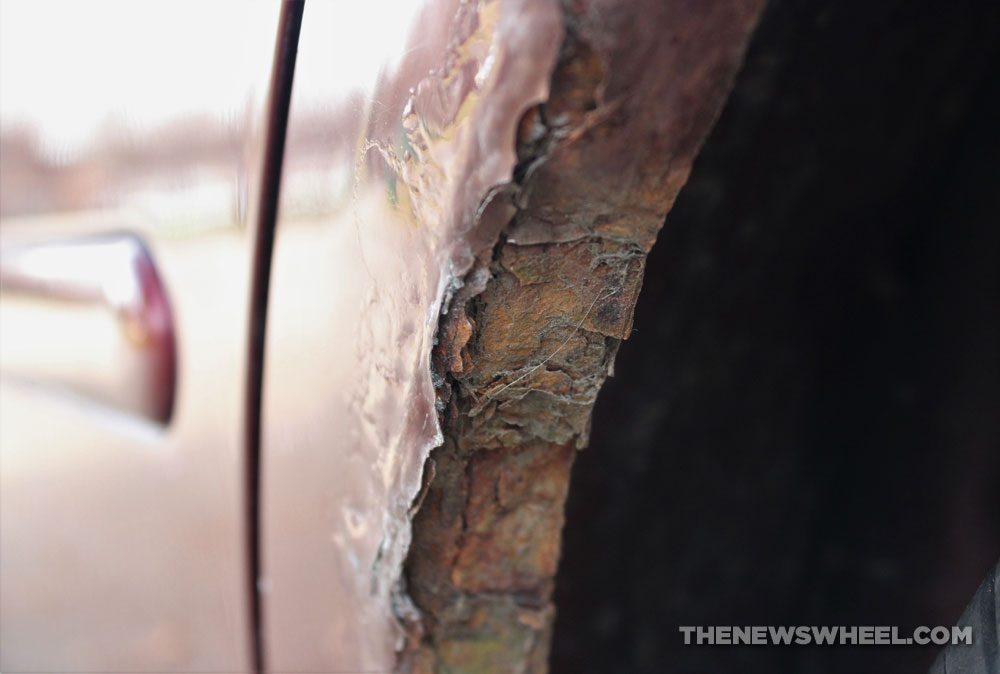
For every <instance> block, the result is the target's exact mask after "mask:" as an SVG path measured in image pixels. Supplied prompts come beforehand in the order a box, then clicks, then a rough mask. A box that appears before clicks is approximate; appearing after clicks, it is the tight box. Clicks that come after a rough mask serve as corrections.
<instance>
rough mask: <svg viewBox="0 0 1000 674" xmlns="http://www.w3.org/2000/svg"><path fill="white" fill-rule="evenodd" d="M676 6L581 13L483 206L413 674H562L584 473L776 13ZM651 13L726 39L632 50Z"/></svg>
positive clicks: (438, 373)
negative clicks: (656, 249)
mask: <svg viewBox="0 0 1000 674" xmlns="http://www.w3.org/2000/svg"><path fill="white" fill-rule="evenodd" d="M609 5H614V6H615V9H616V10H618V11H617V13H616V14H615V15H614V16H616V17H617V21H618V22H617V23H615V22H612V23H613V24H614V25H611V26H605V25H604V24H603V23H602V22H601V21H598V20H597V18H596V17H598V16H605V15H606V11H608V7H607V6H609ZM668 5H669V6H668V7H667V8H664V7H661V6H660V5H658V4H657V3H654V2H651V1H650V2H637V3H635V6H634V7H627V8H626V6H624V5H617V4H616V3H615V2H614V0H594V1H593V2H589V3H588V2H574V3H564V22H565V25H564V29H565V33H564V42H563V45H562V48H561V51H560V57H559V61H558V64H557V67H556V69H555V72H554V74H553V76H552V80H551V85H550V96H549V99H548V100H547V102H546V103H544V104H542V105H539V106H536V107H534V108H532V109H530V110H528V111H527V112H526V113H525V114H524V115H523V116H522V117H521V119H520V122H519V124H518V127H517V146H516V147H517V158H518V163H517V166H516V168H515V169H514V172H513V182H512V184H511V185H510V186H508V187H506V188H505V189H503V190H501V191H499V192H497V193H494V194H492V195H491V197H490V199H488V200H487V202H484V204H483V206H482V207H481V208H480V209H479V212H480V214H481V215H483V214H490V217H491V220H490V222H489V223H488V225H487V226H486V230H488V231H487V232H486V233H483V232H479V236H480V240H481V241H482V242H483V243H484V245H482V246H481V247H480V248H479V249H478V250H479V253H478V255H477V257H476V260H475V262H474V263H473V266H472V268H471V269H470V270H469V272H468V273H467V274H466V275H465V276H464V277H463V279H462V283H461V284H459V285H460V287H459V288H458V290H457V291H456V292H455V293H454V295H453V296H452V297H451V300H450V303H449V305H448V307H447V311H446V312H445V313H443V315H442V318H441V321H440V324H439V329H438V343H437V345H436V346H435V349H434V351H433V357H432V370H433V375H434V380H435V382H438V384H439V385H438V386H437V403H438V409H439V410H440V411H441V426H442V429H443V435H444V442H443V444H442V445H441V446H440V447H438V448H437V449H435V450H433V451H432V452H431V455H430V457H429V459H428V463H427V470H428V471H429V470H433V471H434V476H433V479H431V480H430V481H429V484H428V486H427V489H426V491H425V494H424V496H423V503H422V506H421V507H420V508H419V510H418V512H417V513H416V515H415V516H414V518H413V539H412V544H411V547H410V549H409V553H408V556H407V560H406V567H405V582H406V588H407V591H408V593H409V596H410V597H411V598H412V601H413V603H414V605H415V606H416V607H418V608H419V611H420V613H421V618H420V620H419V621H418V622H419V624H417V625H412V624H411V626H410V628H411V629H410V640H409V644H408V646H407V649H406V650H405V651H404V652H403V653H402V655H401V670H402V671H405V672H413V673H417V674H430V673H431V672H435V673H437V672H456V673H457V672H463V673H470V674H471V673H474V672H519V673H522V674H541V673H542V672H545V671H547V659H548V645H549V640H550V636H551V630H552V621H553V618H554V611H555V610H554V607H553V606H552V603H551V594H552V589H553V579H554V577H555V573H556V570H557V566H558V561H559V548H560V534H561V530H562V526H563V505H564V502H565V498H566V493H567V489H568V484H569V475H570V469H571V467H572V464H573V458H574V456H575V453H576V451H577V450H578V449H580V448H582V447H583V446H585V445H586V442H587V438H588V435H589V426H590V415H591V411H592V409H593V405H594V402H595V401H596V397H597V393H598V391H599V390H600V388H601V386H602V384H603V382H604V380H605V379H606V377H607V376H609V375H610V374H611V372H612V368H613V363H614V357H615V353H616V352H617V349H618V346H619V344H620V343H621V341H622V340H624V339H627V338H628V336H629V334H630V333H631V330H632V314H633V310H634V307H635V303H636V299H637V297H638V293H639V290H640V287H641V283H642V274H643V271H644V265H645V256H646V254H647V253H648V252H649V250H650V248H651V247H652V245H653V242H654V241H655V238H656V234H657V232H658V231H659V228H660V226H661V225H662V223H663V218H664V215H665V214H666V212H667V210H669V208H670V206H671V205H672V203H673V200H674V198H675V197H676V194H677V192H678V191H679V189H680V187H681V186H682V185H683V183H684V181H685V180H686V179H687V175H688V173H689V171H690V163H691V161H692V159H693V156H694V154H695V151H696V149H697V147H698V146H699V145H700V143H701V141H702V140H703V138H704V136H705V134H706V133H707V131H708V129H709V128H710V126H711V124H712V122H713V121H714V119H715V116H716V115H717V113H718V110H719V108H720V107H721V103H722V100H723V98H724V94H725V92H726V91H728V87H729V85H730V83H731V80H732V77H733V75H734V74H735V71H736V69H737V67H738V65H739V63H740V60H741V57H742V52H743V49H744V48H745V44H746V40H747V39H748V37H749V33H750V30H751V28H752V26H753V24H754V21H755V19H756V16H757V14H758V12H759V10H760V6H761V3H760V2H751V3H736V2H721V3H712V6H711V7H708V6H702V5H699V4H697V3H695V4H676V3H668ZM602 10H603V11H602ZM644 14H648V17H645V16H644ZM646 18H648V20H649V21H651V22H653V24H654V25H656V26H659V27H661V28H662V27H664V26H673V28H672V30H673V31H674V33H675V34H676V33H677V32H678V31H679V32H681V33H684V32H685V31H689V32H691V33H692V34H694V35H695V36H698V35H701V36H702V37H704V38H706V41H705V43H704V44H703V45H701V46H698V45H694V46H692V45H690V44H678V43H677V41H674V42H673V43H664V44H660V43H658V42H657V41H660V40H668V39H669V38H670V35H659V34H656V32H655V31H653V32H649V31H646V32H642V34H641V36H640V39H639V44H626V43H625V42H624V41H623V36H625V35H626V33H625V29H624V28H623V26H628V22H629V20H632V21H638V20H645V19H646ZM671 22H672V23H671ZM708 38H711V39H712V40H714V42H712V41H709V40H708ZM633 51H636V53H638V54H639V56H638V57H636V56H635V55H634V54H633V53H632V52H633ZM694 57H700V58H701V59H702V60H703V61H704V62H705V63H704V64H701V65H699V67H698V68H693V67H692V65H691V64H692V62H693V60H697V59H694ZM651 68H654V69H655V68H663V69H664V73H661V74H660V76H659V78H653V79H651V78H650V76H649V70H650V69H651ZM671 68H674V69H675V71H676V72H674V73H673V74H674V75H676V76H677V78H678V81H677V82H669V81H667V79H666V76H665V73H666V72H670V69H671ZM720 77H721V81H720V79H719V78H720ZM630 86H631V88H630ZM699 96H700V98H699ZM692 97H694V98H692ZM660 102H664V103H665V104H666V105H667V106H668V108H667V109H666V111H665V112H664V114H663V115H662V117H657V115H655V114H651V112H650V108H651V107H652V105H653V104H654V103H660ZM670 105H673V106H674V109H673V110H672V109H671V108H670V107H669V106H670ZM685 106H687V107H686V108H685ZM682 108H684V109H682ZM687 108H693V109H687ZM671 110H672V111H671ZM491 240H492V241H493V242H494V243H493V244H492V245H490V244H489V242H490V241H491Z"/></svg>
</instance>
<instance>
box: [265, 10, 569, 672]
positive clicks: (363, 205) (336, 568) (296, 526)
mask: <svg viewBox="0 0 1000 674" xmlns="http://www.w3.org/2000/svg"><path fill="white" fill-rule="evenodd" d="M382 9H383V12H384V14H385V15H384V16H382V15H378V13H376V16H374V17H373V18H374V19H376V20H377V23H378V26H379V29H380V30H382V29H384V30H385V31H388V30H389V28H388V23H389V17H390V15H391V17H392V22H394V23H396V24H399V25H401V26H403V27H404V29H405V30H408V31H409V38H408V39H406V40H404V39H395V38H396V37H397V36H394V35H390V34H379V33H377V32H376V31H375V30H370V29H369V27H368V26H364V25H360V24H361V22H360V21H359V16H358V14H357V12H358V11H360V10H358V9H357V5H356V4H343V3H316V4H315V5H310V6H309V7H307V9H306V11H305V17H304V23H303V30H302V37H301V43H300V51H299V61H298V69H297V71H296V80H295V93H294V97H293V102H292V114H291V121H290V128H289V152H288V155H287V160H286V174H285V182H284V188H283V196H282V199H283V202H282V209H281V222H280V226H279V231H278V237H277V244H276V250H275V262H274V265H275V266H274V275H273V285H272V295H271V307H270V317H269V322H270V324H269V327H268V345H267V349H268V352H267V356H266V359H265V363H266V374H265V379H264V382H265V391H264V407H263V409H264V424H263V426H264V430H263V445H262V467H263V471H262V475H263V478H262V479H263V482H262V485H263V493H262V513H263V522H262V523H263V531H262V541H263V553H262V554H263V559H262V571H263V577H262V583H261V589H262V592H263V593H264V594H263V608H264V624H265V649H266V653H267V660H268V665H269V667H270V668H271V669H273V670H275V671H377V672H386V671H390V670H391V669H392V668H393V667H394V666H395V662H396V649H397V648H398V647H399V646H401V645H402V635H403V631H402V630H401V628H400V624H399V622H398V618H397V615H406V614H413V613H414V611H413V610H412V608H411V607H410V606H409V603H408V599H407V598H406V596H405V595H404V594H402V593H400V592H399V591H398V590H399V587H398V582H399V579H400V578H401V575H402V565H403V559H404V555H405V553H406V550H407V548H408V545H409V541H410V517H411V507H412V504H413V502H414V499H415V498H416V496H417V493H418V492H419V490H420V487H421V474H422V472H423V466H424V462H425V459H426V457H427V454H428V453H429V451H430V449H431V448H432V447H433V446H435V445H437V444H440V442H441V433H440V428H439V423H438V411H437V410H436V407H435V405H436V393H435V388H434V382H433V379H432V376H431V368H430V361H431V350H432V347H433V343H434V340H435V335H436V332H437V329H438V322H439V317H440V315H441V308H442V306H445V305H446V303H447V301H448V298H449V297H451V296H452V294H454V293H455V292H456V291H458V290H459V288H460V286H461V279H462V278H463V277H464V276H465V274H466V272H467V270H468V269H469V268H470V267H471V266H472V264H473V262H474V260H475V259H476V254H477V253H478V252H479V251H481V250H484V251H485V253H486V255H487V256H488V255H489V254H490V251H491V249H492V246H493V243H494V241H495V240H496V237H497V235H498V234H499V230H500V228H501V227H502V226H503V225H504V224H506V222H507V220H508V218H509V215H510V212H511V211H510V202H509V199H507V200H506V201H505V200H504V199H502V198H501V197H502V196H503V195H505V194H506V191H505V189H506V188H505V185H506V184H507V183H509V182H510V180H511V176H512V175H513V172H514V168H515V165H516V164H517V161H518V158H517V155H516V144H515V138H516V135H517V124H518V120H519V119H520V118H521V116H522V114H523V113H524V112H525V110H527V109H529V108H531V107H533V106H535V105H537V104H538V103H540V102H541V101H543V100H545V98H546V97H547V95H548V85H549V79H550V76H551V73H552V69H553V67H554V64H555V61H556V57H557V53H558V48H559V45H560V43H561V41H562V39H561V30H562V22H561V20H560V15H559V9H558V5H557V4H556V3H555V2H548V1H546V2H537V1H534V0H496V1H493V2H467V3H460V4H459V3H455V2H451V1H450V0H443V1H441V2H430V3H427V4H426V5H422V6H421V5H417V4H415V5H413V6H411V8H410V10H411V11H410V12H409V13H408V12H406V11H404V10H405V9H406V8H405V7H401V6H400V3H387V5H386V6H385V7H383V8H382ZM366 11H367V10H366ZM383 24H385V25H383ZM338 25H343V26H347V28H348V30H351V31H361V32H362V33H363V34H364V35H365V36H366V37H365V38H364V39H365V40H369V39H370V40H371V41H372V43H371V44H366V45H363V46H365V47H366V50H367V51H366V50H363V49H361V48H360V47H361V46H362V45H359V43H358V41H357V40H355V41H350V40H348V39H346V37H347V36H345V39H344V40H336V39H332V38H333V31H334V30H336V29H337V26H338ZM400 37H401V36H400ZM396 51H398V52H399V53H394V52H396ZM366 54H367V56H370V57H371V59H372V61H373V62H369V61H366V60H365V59H366V56H365V55H366ZM338 63H344V64H348V65H352V66H353V67H354V68H355V69H357V70H359V71H364V70H367V71H368V72H370V74H371V76H372V77H371V80H370V81H368V82H365V83H363V84H360V85H359V89H355V90H352V89H350V88H348V89H342V90H340V91H338V92H334V93H331V92H330V87H331V86H335V85H336V84H338V83H336V82H332V81H331V80H333V79H334V77H335V76H334V74H333V73H332V72H331V69H332V68H333V67H335V64H338ZM372 66H374V67H372ZM347 74H350V73H347ZM316 120H319V122H318V124H319V125H318V126H317V127H315V128H313V127H311V126H310V124H312V123H313V122H315V121H316ZM310 184H318V185H319V186H320V187H319V193H318V195H313V196H318V198H308V199H307V198H304V197H305V196H308V195H307V193H306V190H307V189H308V188H309V186H310ZM297 199H299V200H298V201H297ZM304 354H308V357H304Z"/></svg>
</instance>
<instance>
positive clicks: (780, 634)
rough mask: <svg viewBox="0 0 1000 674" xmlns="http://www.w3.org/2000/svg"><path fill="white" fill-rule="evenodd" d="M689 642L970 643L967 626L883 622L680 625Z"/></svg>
mask: <svg viewBox="0 0 1000 674" xmlns="http://www.w3.org/2000/svg"><path fill="white" fill-rule="evenodd" d="M678 629H679V630H680V633H681V634H682V635H683V636H684V644H685V645H690V646H912V645H917V646H926V645H935V646H943V645H945V644H970V645H971V644H972V628H971V627H968V626H966V627H943V626H940V625H939V626H937V627H917V628H916V629H914V630H913V632H911V633H906V632H903V633H902V634H901V633H900V630H899V628H898V627H890V626H885V625H879V626H873V625H866V626H858V625H854V626H848V627H845V626H843V625H839V626H833V627H821V626H818V625H792V626H788V625H785V626H780V627H776V626H773V625H750V626H747V625H742V626H736V625H709V626H703V625H698V626H695V625H681V626H680V627H679V628H678Z"/></svg>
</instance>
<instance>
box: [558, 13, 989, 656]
mask: <svg viewBox="0 0 1000 674" xmlns="http://www.w3.org/2000/svg"><path fill="white" fill-rule="evenodd" d="M923 4H924V3H909V2H890V3H879V4H878V5H871V4H864V3H847V4H845V3H834V2H821V3H809V5H808V6H802V5H795V4H794V3H788V2H776V3H772V5H771V7H770V9H769V10H768V12H767V13H766V14H765V17H764V19H763V21H762V23H761V26H760V28H759V30H758V33H757V34H756V36H755V38H754V41H753V42H752V43H751V48H750V51H749V53H748V59H747V63H746V66H745V68H744V71H743V72H742V74H741V75H740V77H739V79H738V80H737V84H736V89H735V90H734V93H733V95H732V97H731V99H730V101H729V103H728V105H727V108H726V109H725V110H724V112H723V115H722V117H721V119H720V121H719V124H718V126H717V127H716V129H715V130H714V132H713V134H712V135H711V136H710V138H709V140H708V141H707V143H706V145H705V147H704V149H703V151H702V153H701V155H700V157H699V159H698V160H697V161H696V163H695V166H694V171H693V173H692V176H691V179H690V182H689V184H688V185H687V187H685V189H684V190H683V191H682V193H681V195H680V198H679V199H678V201H677V204H676V206H675V208H674V210H673V211H672V212H671V213H670V215H669V216H668V217H667V221H666V225H665V227H664V229H663V231H662V232H661V234H660V236H659V240H658V242H657V245H656V246H655V247H654V249H653V252H652V254H651V256H650V258H649V263H648V267H647V273H646V279H645V286H644V288H643V291H642V294H641V296H640V298H639V303H638V307H637V309H636V319H635V330H634V334H633V335H632V337H631V338H630V339H629V340H628V342H626V343H625V344H624V345H623V346H622V349H621V353H620V355H619V357H618V360H617V366H616V376H615V377H614V378H612V379H611V380H609V381H608V383H607V385H606V387H605V388H604V390H603V391H602V392H601V394H600V397H599V399H598V402H597V407H596V410H595V412H594V419H593V435H592V438H591V443H590V447H589V448H588V449H587V450H585V451H584V452H583V453H582V454H581V455H580V456H579V458H578V460H577V464H576V466H575V468H574V475H573V481H572V488H571V489H570V496H569V503H568V506H567V528H566V531H565V534H564V535H565V540H564V551H563V560H562V563H561V567H560V571H559V575H558V577H557V587H556V605H557V606H558V610H559V613H558V617H557V620H556V633H555V640H554V644H553V654H552V667H553V672H555V673H556V674H566V673H569V672H578V671H595V672H597V671H609V672H610V671H614V672H621V673H626V672H635V673H640V672H641V673H645V672H657V673H661V672H703V671H741V672H756V671H768V672H771V671H788V672H817V673H819V672H867V671H871V672H897V671H898V672H904V671H907V672H908V671H923V670H926V668H927V667H929V666H930V664H931V662H932V660H933V659H934V657H935V655H936V648H934V647H923V648H920V647H910V648H906V647H864V648H851V647H838V648H823V649H820V648H815V647H809V648H803V647H791V648H768V647H708V646H702V647H697V646H687V647H685V646H684V645H683V641H682V635H681V634H680V633H679V632H678V626H679V625H769V624H773V625H783V624H792V625H795V624H805V625H812V624H817V625H898V626H899V627H900V631H901V633H905V632H908V631H909V630H912V629H913V628H914V627H916V626H918V625H937V624H951V623H953V622H954V621H955V620H956V619H957V618H958V616H959V614H960V613H961V611H962V609H963V607H964V606H965V604H966V603H967V601H968V600H969V599H970V598H971V596H972V593H973V592H974V591H975V589H976V587H977V586H978V585H979V582H980V581H981V579H982V577H983V575H984V574H985V573H986V572H987V570H988V569H989V568H991V567H992V566H993V565H994V564H995V563H996V561H997V558H998V556H1000V500H998V499H997V497H996V495H997V493H998V487H1000V412H998V410H1000V311H998V307H1000V266H998V264H997V263H998V260H1000V229H998V228H997V226H996V224H997V222H1000V199H998V192H997V190H996V177H997V173H996V169H995V161H996V158H997V156H998V151H1000V143H998V134H997V129H996V124H995V121H996V119H998V118H1000V106H998V96H997V91H996V88H997V87H996V72H997V70H996V65H997V56H998V54H997V45H998V44H1000V30H998V28H1000V12H998V7H997V6H996V5H990V4H988V3H978V4H977V3H969V2H958V3H949V4H945V3H937V4H936V5H934V7H933V9H931V8H928V7H926V6H923Z"/></svg>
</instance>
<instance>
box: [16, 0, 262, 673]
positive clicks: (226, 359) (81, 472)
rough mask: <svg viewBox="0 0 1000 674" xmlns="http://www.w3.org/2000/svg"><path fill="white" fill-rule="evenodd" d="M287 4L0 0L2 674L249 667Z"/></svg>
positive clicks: (201, 670)
mask: <svg viewBox="0 0 1000 674" xmlns="http://www.w3.org/2000/svg"><path fill="white" fill-rule="evenodd" d="M279 12H280V5H279V4H278V3H263V2H253V3H244V2H212V3H195V2H177V1H175V0H170V1H169V2H167V1H164V0H149V1H146V2H142V3H129V2H115V1H113V0H96V1H94V2H87V3H70V2H51V1H47V0H46V1H43V2H27V1H25V2H18V1H14V2H4V3H3V4H2V5H0V31H2V39H0V69H2V73H0V75H2V76H0V83H2V89H3V91H2V96H0V104H2V120H3V126H2V133H0V156H2V163H0V251H2V255H3V259H2V262H0V269H2V270H3V289H2V295H0V297H2V300H0V334H2V338H0V357H2V358H0V361H2V362H0V365H2V380H0V590H2V591H0V669H2V670H3V671H5V672H16V671H35V672H40V671H126V670H131V671H161V672H166V671H173V672H184V671H188V672H195V671H197V672H205V671H247V670H249V669H251V668H252V666H253V664H252V661H253V657H254V656H253V652H254V644H253V641H254V639H253V627H252V624H253V621H252V615H251V614H252V609H251V604H250V602H249V600H248V595H249V594H250V592H249V590H248V588H249V587H250V586H251V581H250V580H249V572H248V563H247V562H248V554H247V549H248V548H247V538H248V531H249V529H248V526H250V525H251V524H252V523H251V522H248V521H247V517H246V515H245V513H246V512H247V505H248V504H247V494H246V493H245V489H244V486H245V476H246V470H247V466H246V465H245V457H244V451H243V446H244V445H243V419H244V407H243V390H244V381H245V375H246V368H245V362H246V358H247V356H246V343H247V334H246V333H247V330H246V326H247V325H248V316H247V298H248V296H249V288H250V274H251V246H250V232H251V230H252V227H250V226H249V225H250V222H251V220H252V218H253V213H254V211H255V207H254V205H255V203H256V201H255V200H256V199H257V197H258V194H257V192H258V187H257V186H258V181H259V176H260V174H261V170H262V161H263V157H264V152H263V150H264V142H263V135H264V132H265V127H266V125H265V119H264V118H265V101H266V96H267V89H268V79H269V72H270V69H271V65H272V55H273V53H274V43H275V37H276V34H277V27H278V21H279Z"/></svg>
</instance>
